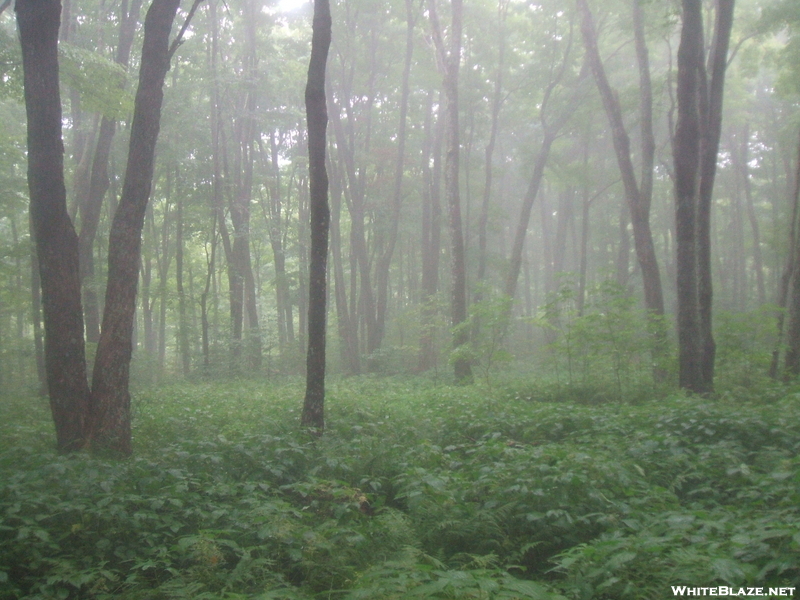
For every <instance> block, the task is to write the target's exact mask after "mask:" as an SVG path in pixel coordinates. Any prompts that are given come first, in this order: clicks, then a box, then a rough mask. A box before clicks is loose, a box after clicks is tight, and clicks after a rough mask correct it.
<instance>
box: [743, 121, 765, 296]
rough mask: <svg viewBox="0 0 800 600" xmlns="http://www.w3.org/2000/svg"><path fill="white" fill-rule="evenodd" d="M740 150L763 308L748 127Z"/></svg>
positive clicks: (758, 240)
mask: <svg viewBox="0 0 800 600" xmlns="http://www.w3.org/2000/svg"><path fill="white" fill-rule="evenodd" d="M742 137H743V139H742V150H741V159H740V161H739V162H740V168H741V173H742V184H743V186H744V196H745V200H746V201H747V219H748V221H750V228H751V230H752V232H753V269H755V272H756V288H757V290H758V304H759V306H763V305H764V304H766V302H767V290H766V285H765V284H764V259H763V257H762V255H761V234H760V231H759V227H758V218H757V217H756V209H755V205H754V203H753V190H752V186H751V185H750V167H749V162H750V156H749V151H750V127H749V125H745V128H744V135H743V136H742Z"/></svg>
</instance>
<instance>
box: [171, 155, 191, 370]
mask: <svg viewBox="0 0 800 600" xmlns="http://www.w3.org/2000/svg"><path fill="white" fill-rule="evenodd" d="M179 181H180V180H179V171H178V167H177V166H176V167H175V186H176V194H175V203H176V212H175V291H176V292H177V294H178V354H179V355H180V360H181V372H182V373H183V376H184V377H188V376H189V374H190V372H191V368H192V364H191V350H190V348H189V323H188V321H187V318H186V293H185V291H184V288H183V190H181V189H180V186H179V185H178V182H179ZM189 280H190V281H191V272H190V274H189Z"/></svg>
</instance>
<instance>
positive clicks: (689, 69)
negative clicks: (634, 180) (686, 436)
mask: <svg viewBox="0 0 800 600" xmlns="http://www.w3.org/2000/svg"><path fill="white" fill-rule="evenodd" d="M733 7H734V2H733V0H719V2H718V5H717V20H716V24H715V27H714V40H713V42H712V45H711V56H710V59H709V64H710V66H711V80H710V82H709V80H708V77H707V74H706V69H705V64H704V48H703V16H702V6H701V4H700V3H698V2H695V1H693V0H683V27H682V30H681V42H680V46H679V48H678V92H677V99H678V122H677V125H676V129H675V141H674V155H675V158H674V160H675V201H676V218H675V220H676V237H677V245H678V264H677V267H678V346H679V348H678V366H679V381H680V385H681V387H683V388H684V389H687V390H688V391H690V392H694V393H697V394H710V393H713V391H714V358H715V353H716V348H715V344H714V338H713V335H712V331H711V302H712V285H711V199H712V193H713V189H714V177H715V174H716V165H717V153H718V150H719V137H720V132H721V127H722V99H723V89H724V80H725V67H726V64H727V56H728V42H729V40H730V32H731V25H732V22H733Z"/></svg>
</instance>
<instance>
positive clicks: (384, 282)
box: [373, 0, 415, 351]
mask: <svg viewBox="0 0 800 600" xmlns="http://www.w3.org/2000/svg"><path fill="white" fill-rule="evenodd" d="M413 10H414V7H413V2H412V0H406V54H405V61H404V63H403V85H402V91H401V94H400V124H399V125H398V130H397V131H398V133H397V158H396V160H395V172H394V187H393V189H392V205H391V221H390V223H389V239H388V240H387V242H386V248H385V250H384V252H383V254H382V255H381V256H380V259H379V260H378V264H377V268H376V273H375V275H376V280H377V286H378V294H377V295H378V298H377V302H376V305H375V310H376V314H375V327H376V331H375V348H374V349H373V351H374V350H377V349H378V348H380V346H381V343H382V342H383V337H384V335H385V334H386V311H387V308H388V295H389V268H390V267H391V264H392V256H393V255H394V249H395V246H396V245H397V231H398V226H399V222H400V208H401V206H402V191H403V167H404V160H405V152H406V120H407V116H408V97H409V93H410V92H409V78H410V75H411V59H412V57H413V53H414V20H415V18H414V13H413Z"/></svg>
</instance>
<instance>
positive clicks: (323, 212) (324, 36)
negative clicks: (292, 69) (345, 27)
mask: <svg viewBox="0 0 800 600" xmlns="http://www.w3.org/2000/svg"><path fill="white" fill-rule="evenodd" d="M330 44H331V12H330V4H329V2H328V0H314V22H313V33H312V39H311V60H310V62H309V66H308V83H307V85H306V91H305V101H306V119H307V121H308V167H309V185H310V207H309V209H310V210H309V212H310V217H311V218H310V225H311V261H310V265H309V287H308V354H307V356H306V395H305V399H304V402H303V415H302V419H301V422H302V424H303V425H304V426H306V427H312V428H314V429H315V430H316V432H317V433H318V434H321V433H322V430H323V428H324V426H325V413H324V405H325V316H326V315H325V313H326V307H327V298H326V275H327V261H328V229H329V227H330V209H329V208H328V174H327V171H326V168H325V145H326V139H325V131H326V129H327V127H328V111H327V108H326V103H325V66H326V62H327V59H328V48H330Z"/></svg>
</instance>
